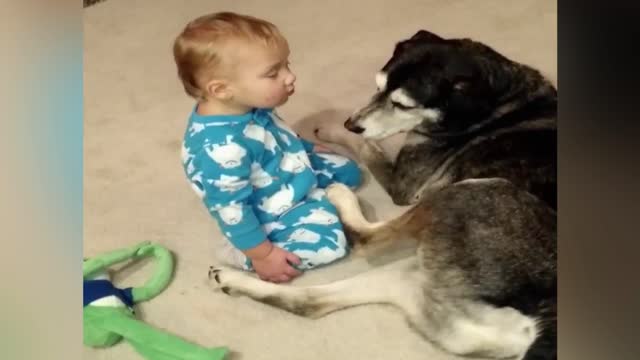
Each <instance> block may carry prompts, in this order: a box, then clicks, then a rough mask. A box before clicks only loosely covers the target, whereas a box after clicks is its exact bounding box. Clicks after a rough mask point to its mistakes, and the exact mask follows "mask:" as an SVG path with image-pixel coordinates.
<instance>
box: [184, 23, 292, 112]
mask: <svg viewBox="0 0 640 360" xmlns="http://www.w3.org/2000/svg"><path fill="white" fill-rule="evenodd" d="M229 40H245V41H251V42H255V41H258V42H260V43H262V44H264V45H267V46H278V47H284V46H287V41H286V39H285V38H284V36H282V34H281V33H280V31H279V30H278V28H277V27H276V26H275V25H273V24H272V23H270V22H268V21H265V20H262V19H258V18H255V17H253V16H248V15H241V14H236V13H232V12H219V13H214V14H209V15H204V16H201V17H199V18H197V19H195V20H193V21H191V22H189V23H188V24H187V26H186V27H185V28H184V30H182V32H181V33H180V35H178V37H176V39H175V42H174V44H173V58H174V60H175V62H176V66H177V67H178V76H179V77H180V80H181V81H182V84H183V86H184V89H185V91H186V92H187V94H189V95H190V96H192V97H194V98H195V99H197V100H204V99H205V95H206V94H205V90H204V86H205V84H206V83H207V82H208V81H210V80H211V79H213V77H214V76H217V75H219V73H220V72H221V68H223V67H224V65H228V64H224V62H225V61H224V60H225V59H224V55H225V54H223V53H222V52H223V51H222V49H223V47H224V45H225V44H226V43H227V42H228V41H229ZM226 55H228V54H226Z"/></svg>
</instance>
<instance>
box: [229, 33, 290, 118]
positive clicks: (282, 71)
mask: <svg viewBox="0 0 640 360" xmlns="http://www.w3.org/2000/svg"><path fill="white" fill-rule="evenodd" d="M237 50H238V53H237V59H238V60H239V61H238V63H237V64H236V67H235V69H234V72H235V77H234V81H233V83H232V88H233V98H234V101H237V102H238V103H241V104H243V105H247V106H250V107H260V108H274V107H277V106H280V105H282V104H284V103H285V102H287V100H288V99H289V96H291V95H293V92H294V89H295V87H294V83H295V81H296V76H295V75H294V74H293V72H291V70H290V69H289V48H288V47H287V46H283V47H282V48H278V47H267V46H265V45H262V44H241V45H239V47H238V49H237Z"/></svg>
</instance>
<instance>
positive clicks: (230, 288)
mask: <svg viewBox="0 0 640 360" xmlns="http://www.w3.org/2000/svg"><path fill="white" fill-rule="evenodd" d="M244 277H247V275H246V274H244V273H243V272H242V271H239V270H234V269H229V268H226V267H214V266H211V267H210V268H209V281H210V284H211V285H212V287H214V288H216V289H220V290H221V291H222V292H223V293H225V294H227V295H231V294H233V293H235V292H237V291H235V290H236V289H237V288H238V285H239V284H241V283H242V279H243V278H244Z"/></svg>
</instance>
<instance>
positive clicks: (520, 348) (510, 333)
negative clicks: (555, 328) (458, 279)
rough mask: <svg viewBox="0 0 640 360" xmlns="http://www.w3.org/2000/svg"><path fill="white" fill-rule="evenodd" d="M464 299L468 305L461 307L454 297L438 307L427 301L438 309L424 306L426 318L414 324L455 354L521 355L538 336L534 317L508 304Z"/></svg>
mask: <svg viewBox="0 0 640 360" xmlns="http://www.w3.org/2000/svg"><path fill="white" fill-rule="evenodd" d="M456 302H457V304H456ZM463 302H466V303H468V304H467V305H469V304H471V306H464V310H463V309H462V308H463V306H460V300H455V299H448V300H447V301H446V302H443V303H441V304H440V305H441V306H440V307H436V306H434V305H435V303H431V302H429V303H428V304H427V306H432V307H433V308H438V311H437V313H434V312H433V311H430V310H429V309H427V308H425V315H426V316H425V321H424V322H423V323H420V324H417V325H416V327H419V326H422V327H423V329H422V332H423V333H425V335H426V336H427V337H428V338H431V340H433V341H434V342H436V343H437V344H439V345H440V346H441V347H442V348H444V349H445V350H447V351H449V352H451V353H454V354H458V355H465V356H474V357H483V358H484V357H489V358H499V359H502V358H514V359H521V358H522V357H523V356H524V354H525V353H526V351H527V349H528V348H529V346H531V344H533V342H534V340H535V338H536V336H537V330H536V322H535V320H534V319H532V318H530V317H528V316H526V315H524V314H522V313H520V312H519V311H517V310H515V309H513V308H510V307H504V308H495V307H493V306H491V305H487V304H481V303H476V302H471V301H464V300H463ZM454 304H456V305H458V306H456V305H454ZM430 312H431V313H430ZM435 324H438V325H435Z"/></svg>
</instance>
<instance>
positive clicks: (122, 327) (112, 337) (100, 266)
mask: <svg viewBox="0 0 640 360" xmlns="http://www.w3.org/2000/svg"><path fill="white" fill-rule="evenodd" d="M145 256H153V257H154V258H155V259H156V261H157V263H158V264H157V267H156V271H155V273H154V274H153V276H152V277H151V279H149V281H148V282H147V283H146V284H145V285H144V286H141V287H132V288H126V289H119V288H116V287H115V286H114V285H113V283H112V282H111V281H110V279H109V276H108V273H107V269H108V268H109V267H110V266H112V265H114V264H117V263H120V262H123V261H127V260H131V259H136V258H140V257H145ZM173 267H174V264H173V257H172V254H171V252H170V251H169V250H167V249H166V248H164V247H162V246H159V245H153V244H151V243H149V242H148V241H147V242H142V243H140V244H138V245H135V246H133V247H131V248H128V249H121V250H115V251H112V252H109V253H106V254H103V255H100V256H97V257H95V258H91V259H87V260H85V261H84V263H83V265H82V274H83V306H84V308H83V314H82V315H83V325H84V328H83V336H84V344H85V345H87V346H91V347H100V348H103V347H109V346H112V345H115V344H116V343H118V342H119V341H120V340H121V339H123V338H124V339H125V340H126V341H127V342H129V343H130V344H131V345H132V346H133V347H134V349H135V350H136V351H137V352H138V353H139V354H140V355H142V356H143V357H144V358H145V359H148V360H223V359H225V357H226V356H227V353H228V350H227V348H226V347H216V348H205V347H202V346H199V345H196V344H193V343H190V342H188V341H185V340H183V339H181V338H179V337H177V336H174V335H171V334H169V333H166V332H163V331H160V330H157V329H155V328H153V327H151V326H149V325H147V324H146V323H144V322H141V321H139V320H137V319H136V318H135V312H134V310H133V306H134V304H136V303H139V302H141V301H147V300H149V299H152V298H154V297H155V296H157V295H158V294H160V293H161V292H162V291H163V290H164V289H165V288H166V287H167V286H168V285H169V283H170V282H171V278H172V275H173Z"/></svg>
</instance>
